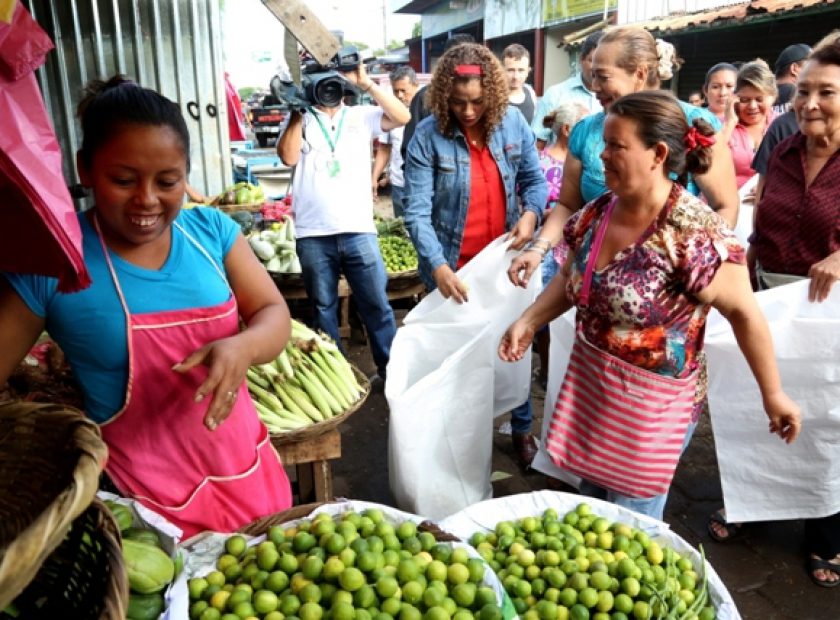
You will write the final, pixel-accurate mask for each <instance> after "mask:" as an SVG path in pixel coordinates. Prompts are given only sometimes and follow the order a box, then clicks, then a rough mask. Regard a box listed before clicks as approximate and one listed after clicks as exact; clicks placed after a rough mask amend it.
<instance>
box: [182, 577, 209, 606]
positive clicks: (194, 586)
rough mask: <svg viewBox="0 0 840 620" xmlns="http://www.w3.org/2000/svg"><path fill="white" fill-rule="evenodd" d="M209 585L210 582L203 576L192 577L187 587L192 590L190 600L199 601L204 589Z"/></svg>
mask: <svg viewBox="0 0 840 620" xmlns="http://www.w3.org/2000/svg"><path fill="white" fill-rule="evenodd" d="M209 585H210V584H209V583H208V582H207V580H206V579H204V578H203V577H194V578H193V579H190V580H189V582H188V584H187V588H188V590H189V592H190V600H193V601H197V600H199V599H201V597H202V595H203V594H204V591H205V590H206V589H207V586H209Z"/></svg>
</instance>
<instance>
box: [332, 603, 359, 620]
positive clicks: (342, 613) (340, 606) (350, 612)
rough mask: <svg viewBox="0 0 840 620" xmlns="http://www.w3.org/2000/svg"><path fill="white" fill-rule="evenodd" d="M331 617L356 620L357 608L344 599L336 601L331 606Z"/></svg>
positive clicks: (338, 619) (340, 619) (336, 619)
mask: <svg viewBox="0 0 840 620" xmlns="http://www.w3.org/2000/svg"><path fill="white" fill-rule="evenodd" d="M330 617H331V618H332V620H354V618H355V617H356V608H355V607H353V605H351V604H350V603H345V602H344V601H341V602H339V603H334V604H333V606H332V607H331V608H330Z"/></svg>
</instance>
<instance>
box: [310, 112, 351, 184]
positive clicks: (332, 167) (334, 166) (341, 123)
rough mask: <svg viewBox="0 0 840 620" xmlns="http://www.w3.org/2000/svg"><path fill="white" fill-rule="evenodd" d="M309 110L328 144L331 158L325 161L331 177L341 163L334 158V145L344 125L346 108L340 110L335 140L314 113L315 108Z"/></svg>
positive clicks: (339, 167)
mask: <svg viewBox="0 0 840 620" xmlns="http://www.w3.org/2000/svg"><path fill="white" fill-rule="evenodd" d="M309 112H310V113H311V114H312V116H314V117H315V121H316V122H317V123H318V127H320V128H321V133H322V134H324V138H325V139H326V140H327V144H329V145H330V153H331V154H332V159H330V161H329V163H327V172H328V173H329V175H330V176H331V177H335V176H338V173H339V172H340V171H341V165H340V164H339V163H338V160H337V159H336V158H335V147H336V145H337V144H338V138H339V137H340V136H341V128H342V127H343V126H344V117H345V116H346V113H347V110H346V109H343V110H341V118H340V119H338V129H337V130H336V132H335V142H333V140H332V138H331V137H330V134H329V133H328V132H327V128H326V127H324V124H323V123H322V122H321V118H320V117H319V116H318V114H316V112H315V110H313V109H312V108H309Z"/></svg>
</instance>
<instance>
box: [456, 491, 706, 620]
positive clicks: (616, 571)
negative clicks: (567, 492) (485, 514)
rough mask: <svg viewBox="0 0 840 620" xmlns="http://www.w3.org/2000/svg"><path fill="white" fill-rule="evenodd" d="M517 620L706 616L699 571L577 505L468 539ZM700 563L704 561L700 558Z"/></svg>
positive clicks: (694, 619)
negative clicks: (510, 602) (496, 579)
mask: <svg viewBox="0 0 840 620" xmlns="http://www.w3.org/2000/svg"><path fill="white" fill-rule="evenodd" d="M470 543H471V544H472V545H473V547H475V548H476V549H477V550H478V552H479V554H480V555H481V557H483V558H484V559H485V560H486V561H487V562H488V563H489V564H490V566H491V567H492V568H493V570H494V571H495V572H496V574H497V575H498V577H499V579H500V580H501V582H502V585H503V586H504V588H505V590H506V591H507V592H508V594H509V595H510V597H511V599H512V600H513V605H514V607H515V608H516V611H517V613H518V614H519V615H520V616H521V617H522V618H523V620H567V619H571V620H630V619H634V620H649V619H651V618H656V619H659V620H662V619H667V620H714V618H715V609H714V607H713V606H711V604H710V603H709V598H708V588H707V583H706V574H705V570H704V571H703V576H702V579H701V578H699V577H698V574H697V572H696V571H695V569H694V565H693V564H692V562H691V560H690V559H689V558H687V557H685V556H681V555H680V554H679V553H677V552H676V551H675V550H673V549H670V548H667V547H662V546H660V545H659V544H658V543H656V542H655V541H652V540H651V539H650V537H649V536H648V535H647V534H645V532H643V531H641V530H639V529H636V528H632V527H630V526H628V525H626V524H622V523H611V522H610V521H609V520H608V519H606V518H604V517H599V516H597V515H595V514H593V513H592V509H591V507H590V506H589V505H588V504H579V505H578V506H577V507H576V508H575V509H574V510H572V511H569V512H568V513H566V514H565V515H564V516H563V517H560V516H559V515H558V513H557V511H556V510H553V509H548V510H546V511H545V512H544V513H543V515H542V517H537V516H528V517H524V518H522V519H519V520H517V521H501V522H499V523H497V524H496V527H495V530H494V531H493V532H488V533H484V532H476V533H475V534H473V535H472V537H471V538H470ZM704 564H705V559H704Z"/></svg>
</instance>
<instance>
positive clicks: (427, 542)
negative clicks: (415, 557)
mask: <svg viewBox="0 0 840 620" xmlns="http://www.w3.org/2000/svg"><path fill="white" fill-rule="evenodd" d="M417 538H418V539H419V540H420V544H421V545H423V551H429V550H430V549H431V548H432V547H434V546H435V543H436V542H437V541H436V540H435V537H434V534H432V533H431V532H420V533H419V534H417Z"/></svg>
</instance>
